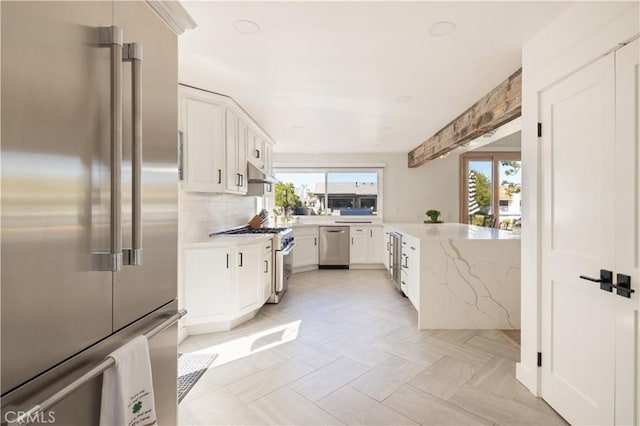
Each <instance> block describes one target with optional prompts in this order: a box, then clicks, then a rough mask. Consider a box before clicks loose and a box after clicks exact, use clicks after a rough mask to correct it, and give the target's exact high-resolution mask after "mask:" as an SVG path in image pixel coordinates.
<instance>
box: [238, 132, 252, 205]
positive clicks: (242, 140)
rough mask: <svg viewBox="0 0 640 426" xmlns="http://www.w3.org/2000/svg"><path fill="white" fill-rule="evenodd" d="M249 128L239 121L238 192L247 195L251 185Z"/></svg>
mask: <svg viewBox="0 0 640 426" xmlns="http://www.w3.org/2000/svg"><path fill="white" fill-rule="evenodd" d="M248 133H249V131H248V126H247V124H246V123H245V122H244V121H242V120H238V140H237V145H236V147H237V157H236V170H237V171H238V174H239V175H240V184H239V185H238V192H239V193H241V194H246V193H247V189H248V187H249V185H248V184H247V140H248Z"/></svg>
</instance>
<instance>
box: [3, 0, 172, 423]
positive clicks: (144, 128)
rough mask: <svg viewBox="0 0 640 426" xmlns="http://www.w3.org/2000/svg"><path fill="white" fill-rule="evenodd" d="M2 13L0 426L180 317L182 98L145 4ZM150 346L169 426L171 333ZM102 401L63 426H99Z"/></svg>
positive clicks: (166, 45) (91, 389) (65, 406)
mask: <svg viewBox="0 0 640 426" xmlns="http://www.w3.org/2000/svg"><path fill="white" fill-rule="evenodd" d="M0 15H1V23H2V26H1V46H2V47H1V49H2V50H1V55H2V62H1V81H2V86H1V90H2V91H1V97H2V105H1V108H2V109H1V116H2V121H1V135H2V141H1V143H2V145H1V146H2V160H1V162H2V163H1V166H2V169H1V173H2V183H1V185H2V188H1V190H2V195H1V197H2V198H1V202H2V205H1V208H2V223H1V238H2V281H1V298H2V301H1V304H2V322H1V339H2V341H1V346H2V372H1V374H2V400H1V402H2V421H3V422H4V421H7V420H9V421H11V420H12V419H11V418H9V417H15V413H16V412H19V411H21V410H26V409H29V408H31V406H32V405H33V404H38V403H39V402H41V401H42V400H43V399H46V398H48V397H49V396H51V395H52V394H53V393H55V392H56V391H57V390H59V389H61V388H62V387H64V386H65V385H68V384H70V383H72V382H73V381H74V380H76V379H77V378H78V377H80V376H81V375H82V374H83V373H85V372H86V371H87V370H89V369H91V368H92V367H93V366H95V365H96V364H98V363H100V362H101V361H102V360H103V359H104V358H105V356H107V355H108V354H109V353H110V352H111V351H113V350H114V349H116V348H118V347H119V346H121V345H123V344H124V343H126V342H127V341H128V340H130V339H131V338H132V337H134V336H136V335H139V334H143V333H145V332H146V331H148V330H150V329H152V328H154V327H155V326H157V325H158V324H159V323H161V322H163V321H165V320H166V319H167V318H169V317H170V316H171V315H172V314H173V313H175V312H176V309H177V302H176V297H177V284H176V283H177V266H176V264H177V253H176V252H177V161H176V156H177V154H176V133H177V105H178V101H177V36H176V35H175V34H174V33H173V32H172V31H171V30H170V29H169V28H168V27H167V26H166V24H165V23H164V22H163V21H162V20H161V19H160V17H159V16H158V15H156V13H155V12H154V11H153V10H152V9H151V8H150V7H149V6H148V5H147V3H146V2H144V1H128V2H123V1H113V2H99V1H80V2H50V1H45V2H30V1H28V2H24V1H15V2H12V1H2V2H0ZM136 147H137V148H138V150H136ZM121 253H122V255H121ZM149 344H150V351H151V361H152V369H153V381H154V392H155V398H156V409H157V416H158V420H159V424H175V423H176V410H177V402H176V401H177V397H176V393H177V391H176V375H177V373H176V370H177V365H176V358H177V326H176V325H173V326H171V327H169V328H167V329H166V330H164V331H162V332H161V333H159V334H158V335H156V336H155V337H154V338H152V339H151V340H150V341H149ZM100 390H101V376H98V377H96V378H95V379H94V380H91V381H89V382H88V383H86V384H83V385H82V386H81V387H80V388H79V389H78V390H77V391H75V392H73V394H72V395H70V396H69V397H68V398H66V399H64V400H63V401H62V402H60V403H59V404H57V405H56V406H54V407H53V408H52V409H51V411H52V415H53V417H54V418H55V424H61V425H62V424H64V425H83V426H84V425H91V424H97V423H98V419H99V410H100ZM41 420H42V423H47V421H46V420H47V418H42V419H41ZM49 420H50V418H49ZM49 423H50V422H49Z"/></svg>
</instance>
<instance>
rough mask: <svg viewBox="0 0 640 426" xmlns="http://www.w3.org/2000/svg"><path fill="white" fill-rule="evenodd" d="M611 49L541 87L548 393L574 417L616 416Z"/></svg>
mask: <svg viewBox="0 0 640 426" xmlns="http://www.w3.org/2000/svg"><path fill="white" fill-rule="evenodd" d="M614 107H615V98H614V57H613V55H612V54H611V55H608V56H606V57H604V58H601V59H599V60H598V61H596V62H594V63H592V64H591V65H589V66H587V67H585V68H583V69H581V70H579V71H577V72H576V73H575V74H573V75H571V76H570V77H569V78H566V79H564V80H562V81H561V82H559V83H558V84H556V85H555V86H553V87H551V88H550V89H548V90H546V91H544V92H543V93H542V94H541V108H542V110H541V111H540V112H541V119H542V131H543V133H542V141H541V148H542V167H543V173H542V197H543V199H542V203H543V206H542V212H543V227H542V235H541V237H542V240H541V242H542V253H541V254H542V256H541V258H542V265H541V266H542V315H541V318H542V324H541V325H542V342H541V344H542V345H541V346H542V357H543V358H542V388H541V392H542V396H543V398H544V399H545V400H546V401H547V402H548V403H549V404H550V405H551V406H552V407H554V408H555V409H556V410H557V411H558V412H559V413H560V414H561V415H562V416H563V417H564V418H565V419H567V420H568V421H569V422H570V423H572V424H603V425H604V424H607V425H609V424H613V422H614V400H615V395H614V392H613V390H614V385H615V304H616V296H615V294H614V293H608V292H606V291H602V290H600V286H599V284H597V283H593V282H589V281H586V280H583V279H580V278H579V276H580V275H587V276H591V277H594V278H598V277H599V271H600V269H607V270H610V271H613V270H614V267H615V226H614V217H613V212H614V211H615V198H614V191H613V190H612V189H613V187H614V177H615V167H614V148H615V143H614V142H615V141H614V137H613V136H614Z"/></svg>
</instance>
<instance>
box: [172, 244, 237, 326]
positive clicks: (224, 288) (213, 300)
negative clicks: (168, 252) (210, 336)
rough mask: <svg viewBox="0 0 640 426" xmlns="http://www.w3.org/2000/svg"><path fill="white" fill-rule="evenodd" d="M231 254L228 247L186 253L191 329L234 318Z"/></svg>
mask: <svg viewBox="0 0 640 426" xmlns="http://www.w3.org/2000/svg"><path fill="white" fill-rule="evenodd" d="M230 262H231V250H230V249H229V248H227V247H214V248H205V249H201V248H198V249H186V250H185V254H184V269H183V271H184V273H183V280H184V298H185V308H186V309H187V311H189V315H188V316H186V317H185V322H186V324H187V325H190V324H198V323H202V322H209V321H216V320H217V319H220V320H226V319H227V318H228V316H229V315H230V314H231V306H232V305H231V300H232V298H231V297H232V294H231V293H232V292H231V290H232V288H233V285H232V282H231V269H230V268H231V266H232V265H231V264H230Z"/></svg>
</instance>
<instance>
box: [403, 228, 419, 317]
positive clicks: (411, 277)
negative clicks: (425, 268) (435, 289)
mask: <svg viewBox="0 0 640 426" xmlns="http://www.w3.org/2000/svg"><path fill="white" fill-rule="evenodd" d="M402 279H403V280H404V281H405V283H406V289H403V291H404V292H405V295H406V296H407V297H408V298H409V300H410V301H411V303H412V304H413V306H414V307H415V308H416V309H419V308H418V307H419V305H420V240H418V239H416V238H413V237H409V236H407V235H403V236H402Z"/></svg>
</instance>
